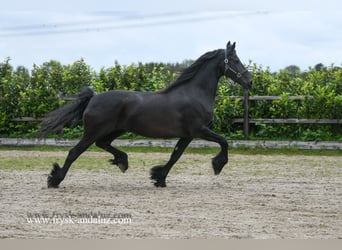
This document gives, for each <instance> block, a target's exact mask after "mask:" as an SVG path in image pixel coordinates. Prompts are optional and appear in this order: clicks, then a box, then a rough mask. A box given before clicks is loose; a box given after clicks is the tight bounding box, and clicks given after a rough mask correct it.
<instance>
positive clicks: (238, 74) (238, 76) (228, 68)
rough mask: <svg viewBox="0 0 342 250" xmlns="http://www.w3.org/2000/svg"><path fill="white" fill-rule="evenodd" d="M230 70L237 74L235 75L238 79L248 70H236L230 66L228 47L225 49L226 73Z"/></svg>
mask: <svg viewBox="0 0 342 250" xmlns="http://www.w3.org/2000/svg"><path fill="white" fill-rule="evenodd" d="M228 70H229V71H230V72H231V73H233V74H235V77H236V78H237V79H239V78H241V77H242V75H243V74H245V73H246V72H247V71H248V70H247V69H245V70H244V71H243V72H242V73H240V72H236V71H235V70H234V69H233V68H232V67H230V66H229V60H228V53H227V49H225V51H224V74H226V73H227V71H228Z"/></svg>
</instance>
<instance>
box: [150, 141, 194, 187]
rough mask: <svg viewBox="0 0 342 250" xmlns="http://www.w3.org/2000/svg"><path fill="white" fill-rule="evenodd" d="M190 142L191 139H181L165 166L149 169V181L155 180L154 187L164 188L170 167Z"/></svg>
mask: <svg viewBox="0 0 342 250" xmlns="http://www.w3.org/2000/svg"><path fill="white" fill-rule="evenodd" d="M191 141H192V138H181V139H179V141H178V142H177V144H176V146H175V148H174V150H173V152H172V154H171V157H170V160H169V161H168V162H167V163H166V165H165V166H164V165H162V166H155V167H153V168H152V169H151V179H152V180H155V183H154V185H155V186H156V187H166V182H165V179H166V176H167V174H168V173H169V171H170V170H171V168H172V166H173V165H174V164H175V163H176V162H177V161H178V159H179V158H180V157H181V156H182V154H183V152H184V150H185V148H186V147H187V146H188V145H189V143H190V142H191Z"/></svg>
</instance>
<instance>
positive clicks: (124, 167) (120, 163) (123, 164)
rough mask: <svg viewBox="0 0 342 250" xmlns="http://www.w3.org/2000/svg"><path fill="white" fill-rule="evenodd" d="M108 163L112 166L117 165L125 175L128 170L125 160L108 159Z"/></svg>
mask: <svg viewBox="0 0 342 250" xmlns="http://www.w3.org/2000/svg"><path fill="white" fill-rule="evenodd" d="M109 162H110V163H111V164H112V165H117V166H118V167H119V168H120V170H121V172H122V173H125V172H126V170H127V169H128V160H127V159H110V160H109Z"/></svg>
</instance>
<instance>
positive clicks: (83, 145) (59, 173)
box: [47, 137, 94, 188]
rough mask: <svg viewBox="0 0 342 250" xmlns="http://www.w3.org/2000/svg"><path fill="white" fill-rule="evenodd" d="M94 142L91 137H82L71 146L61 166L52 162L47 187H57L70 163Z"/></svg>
mask: <svg viewBox="0 0 342 250" xmlns="http://www.w3.org/2000/svg"><path fill="white" fill-rule="evenodd" d="M93 143H94V140H93V139H92V138H85V137H83V138H82V139H81V140H80V141H79V142H78V143H77V145H76V146H75V147H73V148H72V149H71V150H70V151H69V154H68V156H67V158H66V160H65V162H64V165H63V167H62V168H61V167H60V166H59V165H58V164H57V163H54V164H53V169H52V170H51V173H50V174H49V176H48V179H47V184H48V187H49V188H58V185H59V184H60V183H61V182H62V181H63V179H64V178H65V176H66V174H67V172H68V170H69V168H70V166H71V164H72V163H73V162H74V161H75V160H76V159H77V158H78V157H79V156H80V155H81V154H82V153H83V152H84V151H86V150H87V148H88V147H89V146H90V145H91V144H93Z"/></svg>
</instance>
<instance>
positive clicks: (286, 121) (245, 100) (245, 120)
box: [233, 90, 342, 139]
mask: <svg viewBox="0 0 342 250" xmlns="http://www.w3.org/2000/svg"><path fill="white" fill-rule="evenodd" d="M306 98H314V97H313V96H310V97H305V96H289V97H288V99H289V100H305V99H306ZM233 99H242V100H243V107H244V115H243V118H236V119H233V123H243V133H244V136H245V138H246V139H247V138H248V136H249V125H250V124H251V123H271V124H277V123H278V124H279V123H282V124H342V119H296V118H287V119H268V118H258V119H254V118H250V114H249V108H250V101H258V100H259V101H260V100H263V101H274V100H281V96H249V92H248V90H245V91H244V95H243V96H233Z"/></svg>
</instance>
